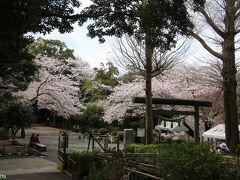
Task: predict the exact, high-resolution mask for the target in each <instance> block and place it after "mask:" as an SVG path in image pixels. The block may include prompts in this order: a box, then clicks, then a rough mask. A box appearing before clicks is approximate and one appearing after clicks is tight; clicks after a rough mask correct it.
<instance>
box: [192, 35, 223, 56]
mask: <svg viewBox="0 0 240 180" xmlns="http://www.w3.org/2000/svg"><path fill="white" fill-rule="evenodd" d="M189 32H190V34H191V36H192V37H194V38H195V39H197V40H198V41H199V42H200V43H201V45H202V46H203V47H204V48H205V49H206V50H207V51H208V52H209V53H211V54H212V55H213V56H215V57H217V58H219V59H221V60H224V57H223V55H222V54H220V53H218V52H216V51H214V50H213V49H212V48H211V47H210V46H208V45H207V43H206V42H205V41H204V40H203V39H202V38H201V37H200V36H199V35H197V34H196V33H194V32H193V31H189Z"/></svg>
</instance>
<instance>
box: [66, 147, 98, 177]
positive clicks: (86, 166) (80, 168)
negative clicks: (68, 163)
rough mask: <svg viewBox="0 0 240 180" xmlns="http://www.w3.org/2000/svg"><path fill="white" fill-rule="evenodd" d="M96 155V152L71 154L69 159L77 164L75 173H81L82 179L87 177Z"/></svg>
mask: <svg viewBox="0 0 240 180" xmlns="http://www.w3.org/2000/svg"><path fill="white" fill-rule="evenodd" d="M96 154H97V153H95V152H86V151H82V152H72V153H69V155H68V157H69V158H71V159H72V160H74V161H75V162H76V165H75V167H74V168H73V171H74V172H79V173H80V174H81V177H83V176H85V175H87V174H88V173H89V172H90V169H91V167H92V166H93V164H94V161H95V159H96Z"/></svg>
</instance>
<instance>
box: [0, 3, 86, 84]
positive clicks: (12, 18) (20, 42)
mask: <svg viewBox="0 0 240 180" xmlns="http://www.w3.org/2000/svg"><path fill="white" fill-rule="evenodd" d="M80 5H81V4H80V2H79V1H78V0H41V1H38V0H14V1H9V0H1V1H0V12H1V13H0V22H1V26H0V77H1V78H3V79H4V80H5V79H7V80H8V79H9V77H11V78H12V77H14V78H15V79H16V80H20V81H25V80H26V77H29V76H31V75H32V74H33V72H34V66H32V63H31V62H32V61H31V60H32V58H33V56H32V55H31V54H30V53H29V51H28V48H27V46H28V45H29V44H30V43H32V42H33V38H32V37H31V36H30V35H29V34H28V35H27V33H37V32H39V33H44V34H46V33H49V32H51V31H52V30H53V29H58V30H59V32H61V33H65V32H71V31H72V30H73V27H72V25H73V23H75V22H76V21H77V20H78V19H79V18H80V17H81V18H82V20H81V21H84V19H85V18H84V17H85V15H83V14H74V8H78V7H80ZM79 24H81V22H80V21H79ZM4 83H5V82H1V85H2V84H4ZM7 83H8V82H7Z"/></svg>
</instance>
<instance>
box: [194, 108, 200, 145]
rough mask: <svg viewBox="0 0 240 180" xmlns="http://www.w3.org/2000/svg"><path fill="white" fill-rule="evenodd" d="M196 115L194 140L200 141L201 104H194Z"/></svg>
mask: <svg viewBox="0 0 240 180" xmlns="http://www.w3.org/2000/svg"><path fill="white" fill-rule="evenodd" d="M194 110H195V115H194V141H195V142H200V137H199V106H194Z"/></svg>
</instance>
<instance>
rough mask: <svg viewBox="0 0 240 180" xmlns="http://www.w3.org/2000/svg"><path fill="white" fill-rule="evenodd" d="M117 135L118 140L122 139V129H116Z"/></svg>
mask: <svg viewBox="0 0 240 180" xmlns="http://www.w3.org/2000/svg"><path fill="white" fill-rule="evenodd" d="M117 137H118V138H119V140H120V141H123V131H118V132H117Z"/></svg>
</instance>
